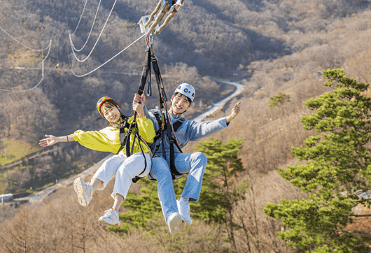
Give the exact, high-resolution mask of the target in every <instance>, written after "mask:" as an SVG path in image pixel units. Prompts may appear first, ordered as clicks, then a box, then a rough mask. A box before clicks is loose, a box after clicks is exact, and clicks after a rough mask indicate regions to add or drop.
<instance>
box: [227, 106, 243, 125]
mask: <svg viewBox="0 0 371 253" xmlns="http://www.w3.org/2000/svg"><path fill="white" fill-rule="evenodd" d="M240 104H241V102H238V103H237V104H235V105H234V106H233V108H232V112H231V114H230V115H229V116H227V117H226V122H227V123H229V122H231V120H233V119H234V118H236V117H237V115H238V114H239V113H240Z"/></svg>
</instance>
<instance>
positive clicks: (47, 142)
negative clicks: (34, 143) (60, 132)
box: [39, 134, 75, 147]
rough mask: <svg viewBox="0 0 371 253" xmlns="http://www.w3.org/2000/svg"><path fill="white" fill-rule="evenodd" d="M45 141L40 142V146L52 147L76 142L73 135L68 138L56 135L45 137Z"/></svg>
mask: <svg viewBox="0 0 371 253" xmlns="http://www.w3.org/2000/svg"><path fill="white" fill-rule="evenodd" d="M45 137H46V138H45V139H42V140H40V142H39V144H40V146H42V147H47V146H52V145H54V144H56V143H58V142H70V141H75V140H74V139H73V137H72V135H71V134H70V135H66V136H59V137H57V136H54V135H45Z"/></svg>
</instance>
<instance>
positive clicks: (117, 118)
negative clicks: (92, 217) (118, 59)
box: [40, 97, 156, 226]
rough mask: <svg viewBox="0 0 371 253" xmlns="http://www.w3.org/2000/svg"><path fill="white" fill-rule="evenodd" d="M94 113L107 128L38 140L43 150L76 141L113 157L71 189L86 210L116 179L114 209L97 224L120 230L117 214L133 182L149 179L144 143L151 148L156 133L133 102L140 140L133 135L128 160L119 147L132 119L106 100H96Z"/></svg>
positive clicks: (148, 158) (76, 181) (141, 106)
mask: <svg viewBox="0 0 371 253" xmlns="http://www.w3.org/2000/svg"><path fill="white" fill-rule="evenodd" d="M97 109H98V112H99V113H100V114H101V115H102V117H104V118H105V119H106V120H107V121H108V122H109V126H108V127H106V128H103V129H102V130H100V131H88V132H84V131H82V130H77V131H76V132H74V133H73V134H70V135H67V136H60V137H56V136H53V135H46V137H47V138H45V139H42V140H40V145H41V146H42V147H46V146H51V145H54V144H56V143H58V142H70V141H78V142H79V143H80V144H81V145H83V146H85V147H87V148H90V149H93V150H98V151H104V152H112V153H115V154H116V155H114V156H113V157H111V158H109V159H108V160H106V161H105V162H104V163H103V164H102V165H101V166H100V167H99V169H98V170H97V171H96V173H95V174H94V176H93V177H92V179H91V182H90V183H85V182H84V181H83V180H82V178H81V177H79V178H76V179H75V181H74V189H75V191H76V193H77V196H78V200H79V202H80V204H81V205H83V206H87V205H88V204H89V202H90V200H91V199H92V196H93V192H94V190H96V189H99V190H102V189H104V188H105V186H106V185H107V183H108V182H109V181H110V180H111V179H112V178H113V176H114V175H116V179H115V186H114V189H113V192H112V198H114V200H115V201H114V204H113V207H112V208H111V209H109V210H107V211H106V212H105V214H104V215H103V216H102V217H100V218H99V221H100V222H104V223H108V224H110V225H115V226H119V225H120V222H119V214H118V211H119V209H120V206H121V204H122V202H123V201H124V200H125V198H126V195H127V193H128V191H129V188H130V185H131V182H132V179H133V178H135V177H144V176H146V175H148V173H149V171H150V169H151V155H150V150H149V148H148V147H147V145H146V143H144V142H143V140H144V141H145V142H147V143H149V144H151V143H152V142H153V139H154V137H155V135H156V133H155V130H154V127H153V123H152V121H151V120H150V119H147V118H146V116H145V114H144V111H143V105H142V104H140V103H138V102H135V101H134V102H133V109H134V111H136V112H137V118H136V122H137V123H136V124H137V127H138V131H139V135H140V136H141V137H142V139H143V140H138V138H134V131H133V132H132V134H131V137H130V147H132V145H133V141H134V139H135V143H134V148H133V154H132V155H131V156H129V157H127V156H126V151H125V150H126V149H125V148H123V147H122V143H123V142H125V141H124V139H125V136H126V134H127V131H128V125H129V124H131V123H132V121H133V117H131V118H130V119H128V118H127V117H126V116H125V115H123V114H122V113H121V111H120V110H121V108H120V105H119V104H118V103H117V102H116V101H114V100H113V99H112V98H109V97H102V98H101V99H99V100H98V102H97Z"/></svg>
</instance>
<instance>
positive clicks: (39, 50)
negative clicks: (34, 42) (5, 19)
mask: <svg viewBox="0 0 371 253" xmlns="http://www.w3.org/2000/svg"><path fill="white" fill-rule="evenodd" d="M0 30H2V31H3V32H4V33H5V34H6V35H8V36H9V37H10V38H12V39H13V40H14V41H16V42H17V43H18V44H20V45H22V46H23V47H25V48H27V49H28V50H32V51H35V52H41V51H45V50H47V49H48V48H49V47H50V43H49V46H47V47H46V48H44V49H33V48H30V47H28V46H26V45H25V44H23V43H22V42H20V41H19V40H17V39H16V38H14V37H13V36H12V35H10V34H9V33H8V32H7V31H5V30H4V29H3V28H2V27H1V26H0Z"/></svg>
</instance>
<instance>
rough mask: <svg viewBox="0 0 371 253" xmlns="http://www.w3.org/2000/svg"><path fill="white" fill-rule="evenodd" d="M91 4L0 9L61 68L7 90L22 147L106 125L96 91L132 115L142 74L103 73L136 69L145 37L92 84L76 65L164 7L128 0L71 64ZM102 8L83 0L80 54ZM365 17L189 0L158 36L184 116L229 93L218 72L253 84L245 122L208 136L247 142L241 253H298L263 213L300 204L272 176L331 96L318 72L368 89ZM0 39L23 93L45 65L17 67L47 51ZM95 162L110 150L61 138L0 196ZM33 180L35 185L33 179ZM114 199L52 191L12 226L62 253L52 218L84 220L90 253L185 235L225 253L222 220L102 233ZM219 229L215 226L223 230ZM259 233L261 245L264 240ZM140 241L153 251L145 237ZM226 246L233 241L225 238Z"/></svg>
mask: <svg viewBox="0 0 371 253" xmlns="http://www.w3.org/2000/svg"><path fill="white" fill-rule="evenodd" d="M84 3H85V1H77V2H72V1H70V2H67V1H59V2H58V1H48V3H45V2H42V1H39V0H36V1H34V2H33V4H30V3H28V2H27V1H19V2H17V4H15V2H14V1H10V0H7V1H4V0H2V1H1V5H0V6H1V7H0V8H1V12H0V26H1V27H3V28H4V29H6V30H7V31H8V32H9V33H11V34H12V35H13V36H15V37H16V38H18V39H20V40H21V41H22V42H23V43H25V44H26V43H29V44H27V45H29V46H32V47H33V48H45V47H46V45H47V43H48V40H49V39H50V38H52V39H53V41H54V42H53V47H52V50H51V53H50V56H49V57H50V58H48V60H47V61H46V66H47V67H48V68H51V69H53V68H54V66H55V64H57V63H60V67H59V69H58V70H51V69H50V70H46V72H45V73H46V77H45V81H44V82H43V83H42V84H41V85H40V87H39V88H37V89H35V90H33V91H32V92H27V93H9V92H1V93H0V96H1V99H0V104H1V108H2V109H1V110H0V118H1V119H2V120H1V121H0V125H1V129H3V133H4V137H5V138H6V139H11V138H15V139H24V140H26V141H28V142H31V143H35V142H37V140H38V139H39V138H41V137H42V136H43V135H44V134H49V133H52V134H56V135H59V134H60V135H63V134H67V133H71V132H73V131H74V130H76V129H85V130H90V129H97V128H100V127H102V126H103V124H104V123H103V120H102V119H100V118H99V117H98V116H99V115H97V113H96V111H95V108H94V106H95V101H96V100H97V99H98V98H99V97H100V96H102V95H108V96H113V97H115V98H117V100H118V101H122V102H121V103H122V104H123V105H124V107H125V108H129V105H130V100H131V97H132V94H133V93H134V92H135V90H136V87H137V84H138V83H139V77H136V76H135V77H133V76H125V75H113V74H109V73H106V72H135V73H137V72H140V71H141V66H140V65H141V61H142V58H143V52H144V45H143V42H142V43H141V44H139V43H138V44H136V45H134V46H133V47H131V48H130V50H128V51H126V52H125V53H124V54H122V55H121V56H119V57H117V58H116V59H115V60H113V61H112V62H110V63H109V64H107V65H105V66H104V67H103V68H102V69H101V70H99V71H97V72H95V73H94V74H92V75H90V76H88V77H85V78H77V77H75V76H74V75H73V74H71V72H70V71H69V70H70V68H73V69H74V71H75V72H76V73H78V74H83V73H86V72H87V71H88V70H91V69H93V68H94V67H96V66H99V65H100V64H101V63H103V62H104V61H105V60H107V59H109V58H110V57H112V56H113V55H115V53H117V52H118V51H119V50H120V49H122V48H124V47H125V46H127V45H128V44H129V43H131V42H132V41H134V40H135V39H136V38H137V37H138V34H139V32H138V29H139V28H138V27H135V26H130V25H129V24H132V23H136V22H137V21H138V20H139V18H140V17H141V16H143V15H145V14H148V13H149V12H150V11H151V10H152V9H153V8H154V6H155V4H156V1H148V0H145V1H142V2H141V4H140V5H139V4H138V2H132V1H120V2H117V3H116V6H115V8H114V11H113V13H112V19H110V21H109V22H108V23H107V27H106V29H105V32H104V33H103V36H102V37H101V39H100V42H99V43H98V44H97V47H96V49H95V51H94V52H93V54H92V55H91V57H90V59H89V60H88V61H87V63H86V64H77V63H76V60H74V59H73V55H72V54H71V51H70V45H69V39H68V33H73V31H74V29H75V27H76V24H77V22H78V19H79V17H80V14H81V10H82V8H83V5H84ZM113 3H114V1H112V0H110V1H104V3H102V9H101V10H100V11H99V17H100V20H101V21H98V22H97V26H96V27H94V29H93V32H92V35H93V38H94V39H91V41H89V42H88V44H87V46H86V48H85V50H84V51H83V52H82V55H79V56H80V57H81V58H80V59H83V56H84V55H85V57H86V55H88V53H89V51H90V49H91V48H92V47H93V45H94V42H95V40H96V38H97V37H98V36H99V32H100V29H101V28H102V26H103V24H104V20H105V17H107V15H108V13H109V10H110V8H111V7H112V5H113ZM97 5H98V1H95V2H89V3H88V4H87V7H86V8H87V9H88V11H87V12H86V14H84V18H83V19H82V23H81V24H80V26H79V29H78V30H77V31H76V33H75V35H74V36H73V41H74V43H76V47H77V48H79V47H81V46H82V45H83V44H84V42H85V40H86V38H87V35H88V34H89V31H90V27H91V23H92V21H93V20H94V15H95V8H96V7H97ZM10 13H11V14H12V15H10ZM25 14H27V15H25ZM370 17H371V11H370V2H369V1H346V0H342V1H335V0H315V1H292V0H283V1H275V0H266V1H254V0H246V1H242V0H232V1H228V2H226V1H219V0H216V1H209V0H207V1H202V2H197V1H185V5H184V6H183V7H182V8H181V10H180V12H179V13H178V14H177V15H176V16H175V18H174V19H173V21H172V22H171V23H170V24H169V26H168V27H167V28H166V29H165V30H164V31H163V33H161V35H159V36H157V37H156V38H155V53H156V55H157V56H158V58H159V61H160V64H161V66H160V67H161V70H162V73H163V74H164V76H166V77H164V82H165V85H166V90H167V91H168V92H170V91H171V90H172V89H173V88H174V87H175V86H176V85H177V84H178V83H180V82H183V81H187V82H190V83H192V84H194V85H195V86H196V87H197V91H196V92H197V94H196V101H198V102H195V104H194V108H193V109H194V111H189V112H188V113H189V114H188V116H189V117H191V116H192V115H195V114H196V113H198V112H199V111H201V110H202V109H203V108H206V107H207V106H208V105H211V104H212V102H213V101H217V100H218V98H219V97H220V96H221V95H223V94H226V93H228V92H230V91H231V90H228V89H229V87H225V86H224V85H221V84H220V83H217V82H215V81H213V78H215V77H218V78H222V79H225V80H231V81H238V82H239V83H241V84H243V85H244V86H245V91H244V92H243V94H242V95H241V96H240V97H239V98H238V100H240V101H242V104H243V108H244V110H243V112H241V115H240V116H239V117H238V118H237V119H236V120H235V121H233V123H232V124H231V125H230V126H229V127H228V130H227V129H225V130H223V131H221V132H219V133H216V134H214V135H213V136H211V137H216V138H220V139H222V140H223V141H226V140H228V139H230V138H232V137H233V138H240V139H243V140H244V141H245V142H244V147H243V150H242V151H241V152H240V156H241V158H242V159H243V162H244V166H245V168H246V173H244V174H242V175H241V176H240V179H239V180H240V182H243V181H249V182H252V185H253V188H250V190H249V191H248V192H246V199H245V200H244V201H241V202H240V203H239V204H238V208H236V211H235V212H236V213H235V215H236V217H237V218H238V219H239V222H240V224H244V225H246V226H247V227H248V228H249V229H248V230H246V231H242V230H240V231H239V232H238V250H239V252H259V251H260V252H290V249H288V248H286V247H285V246H284V245H283V243H282V241H280V240H279V239H278V238H277V236H276V235H275V234H274V232H275V231H279V230H281V229H284V228H283V227H281V226H280V224H279V223H278V222H276V221H272V220H270V219H267V218H266V217H265V216H264V215H263V213H262V212H261V209H262V207H263V206H264V205H265V203H266V202H274V203H277V202H278V201H279V200H280V199H282V198H285V199H292V198H298V197H301V196H302V194H301V193H299V192H297V191H295V190H294V189H293V188H292V187H291V185H290V184H289V183H288V182H287V181H285V180H283V179H282V178H280V177H279V176H278V174H277V167H285V166H287V165H291V164H295V163H297V161H295V160H293V156H292V154H291V147H292V146H299V145H302V142H303V140H304V138H306V137H307V136H309V135H311V134H312V133H310V132H307V131H304V130H303V127H302V124H301V123H300V121H299V120H300V117H301V116H302V115H303V114H308V113H310V111H308V110H307V109H305V106H304V102H305V101H306V100H308V99H309V98H311V97H316V96H318V95H320V94H322V93H323V92H325V91H328V90H331V89H328V88H325V87H324V86H323V81H324V79H323V77H322V76H321V75H319V74H318V71H322V70H323V69H328V68H343V69H344V71H345V73H346V75H347V76H351V77H354V78H356V79H357V80H358V81H361V82H368V83H369V82H370V80H371V76H370V74H369V73H370V72H369V71H368V69H369V66H371V62H370V57H369V56H370V53H371V51H370V46H369V41H370V35H369V34H370V30H371V27H370V25H369V20H370ZM98 20H99V19H98ZM37 29H39V30H37ZM36 30H37V31H36ZM0 41H1V42H0V43H1V45H6V46H5V47H3V46H2V47H1V48H0V58H1V59H2V60H1V68H0V75H1V79H0V87H1V88H6V89H10V88H14V89H21V88H23V89H26V88H30V87H31V86H32V84H33V83H37V82H38V80H40V74H41V73H40V71H37V72H35V73H33V74H28V73H29V72H27V73H26V72H23V71H18V70H14V69H11V68H12V67H14V66H15V65H20V66H24V67H27V65H30V64H33V65H32V66H34V67H38V68H40V64H41V62H40V61H38V60H37V59H39V58H38V57H40V54H32V52H29V51H28V50H25V49H24V47H22V46H18V45H17V44H16V43H14V41H12V40H11V39H9V36H6V35H4V34H1V36H0ZM32 59H35V60H32ZM32 61H34V63H33V62H32ZM22 64H23V65H22ZM17 71H18V72H17ZM234 74H237V75H234ZM133 83H134V85H132V84H133ZM220 91H222V92H220ZM223 92H224V93H223ZM279 92H283V93H285V94H289V95H290V102H289V103H286V104H284V105H283V106H281V107H277V108H274V109H270V108H269V106H268V103H269V98H270V97H272V96H275V95H277V94H278V93H279ZM234 102H235V101H232V102H231V103H228V104H227V105H225V107H224V108H223V109H222V110H221V111H219V112H217V113H215V115H213V117H210V120H211V119H213V118H218V117H222V116H224V115H225V114H226V113H229V111H230V109H231V104H232V103H234ZM149 103H150V105H151V106H154V105H155V104H156V103H157V101H156V97H153V98H152V99H150V100H149ZM5 108H6V109H5ZM19 112H21V113H19ZM15 115H19V117H17V116H15ZM26 132H27V135H26V136H25V134H24V133H26ZM207 139H208V138H205V139H204V140H207ZM197 143H198V142H194V143H190V144H189V145H188V146H187V148H186V149H185V150H184V151H185V152H192V151H193V150H194V148H195V146H196V145H197ZM1 152H2V151H1ZM0 155H3V153H0ZM98 155H102V156H103V155H104V154H98V153H96V152H90V151H87V150H86V149H84V148H82V147H79V146H77V145H76V146H74V145H71V144H61V145H60V146H59V147H55V148H54V149H53V150H52V151H51V154H49V156H45V157H40V158H39V160H35V161H33V162H32V164H30V167H29V168H28V169H27V167H26V169H24V168H25V166H26V165H25V164H24V165H23V167H22V166H21V167H15V168H13V172H12V173H7V174H5V176H4V174H2V180H3V181H2V182H3V183H5V184H7V185H9V186H12V187H8V188H6V190H5V192H9V191H12V192H13V191H19V192H25V189H29V187H32V186H34V187H33V189H35V188H37V187H41V186H43V185H44V184H46V183H50V182H54V180H55V179H58V178H60V177H68V176H69V175H70V174H71V170H74V172H78V170H79V169H80V170H81V168H82V167H86V166H87V164H91V163H94V161H96V160H98V159H99V158H101V157H99V156H98ZM55 164H58V166H55ZM58 173H61V174H63V176H62V175H61V174H58ZM20 179H27V180H24V183H23V184H21V185H17V186H14V183H18V182H21V180H20ZM35 179H37V180H35ZM44 179H45V180H44ZM9 182H12V184H9ZM31 182H38V184H37V185H33V183H31ZM134 191H137V189H134ZM108 196H109V189H108V190H107V191H106V192H103V193H99V195H97V197H96V199H97V201H96V202H94V203H95V204H94V205H92V206H91V207H90V206H89V207H88V209H82V207H80V206H78V204H77V202H76V201H75V199H74V198H73V197H74V196H73V193H72V188H69V189H66V190H65V191H64V190H63V191H58V192H57V193H56V194H55V195H54V196H53V195H52V196H51V198H50V199H49V200H47V201H46V202H45V203H43V204H42V205H40V207H39V208H34V207H33V208H32V211H31V210H28V211H29V213H30V216H29V218H28V219H26V220H21V217H22V216H16V218H15V219H16V220H17V222H25V221H27V222H29V223H28V224H30V226H31V227H33V229H35V230H38V231H41V227H42V229H43V231H45V234H47V235H48V236H49V237H50V238H49V239H48V240H54V242H55V244H54V245H55V246H56V247H61V252H62V251H63V249H66V248H64V247H71V245H70V244H68V245H67V246H66V245H65V246H61V245H62V243H63V238H70V236H71V233H72V232H71V230H69V233H67V232H66V233H62V232H58V233H56V232H55V233H52V232H51V230H49V229H48V227H50V226H51V225H50V224H53V226H54V227H55V228H62V227H72V226H75V224H76V223H77V224H79V225H81V226H82V225H83V224H88V226H91V227H89V228H94V229H90V231H92V230H94V232H92V234H91V235H90V236H91V239H90V240H88V242H87V245H89V250H90V252H100V250H102V249H103V248H104V247H110V249H111V250H112V251H114V250H115V249H118V248H120V247H133V248H128V250H129V249H132V250H136V251H138V252H139V251H140V252H149V251H151V252H168V251H170V250H171V249H173V248H172V246H171V245H173V244H175V243H176V242H179V241H182V242H183V243H184V244H185V245H187V243H188V245H189V248H188V249H187V250H184V252H200V251H202V252H218V251H217V250H218V249H219V250H220V251H219V252H222V250H223V247H224V246H225V245H224V244H223V245H219V244H216V243H215V242H216V241H218V242H222V241H223V240H222V239H221V236H223V233H224V232H225V227H223V224H218V225H215V226H216V227H213V226H214V225H210V224H205V223H203V222H202V221H197V223H196V224H192V226H185V230H186V231H188V234H186V235H185V234H182V235H180V236H178V237H176V236H173V237H169V238H167V239H168V241H166V240H161V238H166V235H167V232H166V227H165V224H164V223H163V220H162V217H157V216H156V218H154V220H153V224H152V226H153V227H156V226H158V227H159V233H158V235H157V237H151V238H149V237H148V235H146V234H145V233H141V232H140V231H133V233H132V234H130V235H128V236H127V237H126V238H125V239H118V238H117V237H115V236H114V235H112V234H110V233H107V232H106V231H104V230H101V228H97V225H96V220H97V217H98V215H99V214H100V213H102V212H103V211H104V209H105V208H107V206H109V203H111V202H110V201H111V200H110V199H109V197H108ZM98 200H101V201H98ZM128 201H130V200H128ZM62 202H64V203H70V204H68V205H67V208H65V210H61V209H62V208H60V205H61V203H62ZM252 203H254V204H252ZM191 209H192V207H191ZM55 210H59V211H58V212H56V211H55ZM86 210H88V211H86ZM54 211H55V213H56V214H57V215H55V216H54V215H52V213H53V212H54ZM71 212H73V213H74V214H75V218H76V220H75V219H74V220H72V219H70V220H69V221H68V222H70V223H68V224H69V225H64V223H65V220H64V219H62V218H60V217H69V215H70V213H71ZM38 213H43V214H44V215H45V217H48V218H47V219H45V220H44V221H43V222H39V224H38V223H37V222H38V221H37V220H35V221H33V219H32V218H33V216H32V215H37V214H38ZM4 215H9V214H8V213H7V214H4ZM254 215H255V216H256V219H255V221H252V220H250V219H249V217H252V216H254ZM159 216H160V215H159ZM81 217H84V219H82V218H81ZM80 218H81V219H80ZM85 219H87V220H89V221H88V222H87V220H85ZM9 221H10V219H9ZM85 221H86V223H84V222H85ZM11 223H12V222H7V221H4V224H6V226H4V228H3V230H2V234H1V236H2V237H1V238H5V237H4V234H6V233H7V231H11V226H12V225H11ZM13 225H16V222H13ZM61 230H62V229H60V230H59V229H58V231H61ZM213 231H221V232H220V233H217V234H215V233H213ZM19 233H21V232H19ZM102 235H104V236H102ZM203 235H211V237H213V238H214V239H215V240H212V242H214V243H211V240H210V239H209V238H208V237H207V236H203ZM192 236H194V237H192ZM197 237H199V238H201V239H200V240H199V241H198V242H196V240H195V238H197ZM96 238H115V239H112V241H114V242H112V243H111V244H109V246H107V243H106V242H107V240H103V239H102V241H100V240H98V239H97V240H95V239H96ZM262 238H263V239H264V242H265V244H262V243H261V239H262ZM218 239H220V240H218ZM42 240H43V239H42V238H41V237H40V238H39V237H37V238H35V239H34V241H35V243H34V244H35V245H34V247H37V245H39V246H40V245H41V246H40V247H44V248H45V251H48V249H50V248H48V247H51V246H48V245H46V244H42V242H43V241H42ZM103 241H104V242H105V243H104V242H103ZM142 241H145V242H146V243H143V244H141V243H139V242H142ZM131 242H138V243H137V244H135V243H131ZM37 243H38V244H37ZM147 243H148V244H147ZM169 244H170V246H169ZM129 245H130V246H129ZM133 245H135V246H133ZM226 245H227V246H225V247H228V243H226ZM219 246H220V247H219ZM222 246H223V247H222ZM72 248H73V246H72ZM249 249H250V250H249Z"/></svg>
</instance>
